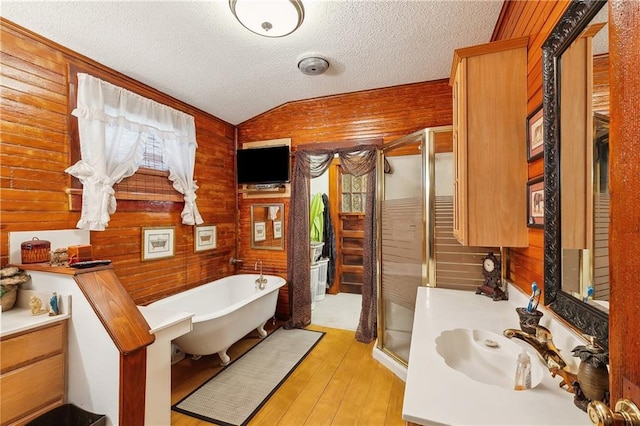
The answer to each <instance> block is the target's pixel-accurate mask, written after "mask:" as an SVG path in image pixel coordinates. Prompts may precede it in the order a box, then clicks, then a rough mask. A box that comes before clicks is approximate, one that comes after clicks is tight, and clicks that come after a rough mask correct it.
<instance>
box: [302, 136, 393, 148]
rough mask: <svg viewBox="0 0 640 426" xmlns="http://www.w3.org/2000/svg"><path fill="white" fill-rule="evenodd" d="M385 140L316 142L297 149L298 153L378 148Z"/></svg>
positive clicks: (366, 139) (365, 139)
mask: <svg viewBox="0 0 640 426" xmlns="http://www.w3.org/2000/svg"><path fill="white" fill-rule="evenodd" d="M382 144H383V139H382V138H363V139H348V140H344V141H338V142H316V143H308V144H303V145H298V146H297V147H296V151H311V150H317V149H340V148H350V147H354V146H359V145H375V146H377V147H382Z"/></svg>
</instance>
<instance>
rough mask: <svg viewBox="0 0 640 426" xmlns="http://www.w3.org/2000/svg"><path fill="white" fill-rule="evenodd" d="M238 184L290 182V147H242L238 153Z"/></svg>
mask: <svg viewBox="0 0 640 426" xmlns="http://www.w3.org/2000/svg"><path fill="white" fill-rule="evenodd" d="M236 161H237V163H236V165H237V170H238V184H240V185H242V184H247V185H274V184H283V183H286V182H289V173H290V172H289V169H290V165H291V161H290V157H289V147H288V146H286V145H284V146H268V147H261V148H251V149H241V150H238V152H237V154H236Z"/></svg>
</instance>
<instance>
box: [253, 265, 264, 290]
mask: <svg viewBox="0 0 640 426" xmlns="http://www.w3.org/2000/svg"><path fill="white" fill-rule="evenodd" d="M258 265H260V278H257V279H256V284H257V286H258V288H259V289H260V290H264V288H265V287H266V286H267V279H266V278H265V277H264V276H263V275H262V260H260V259H258V261H257V262H256V264H255V265H254V266H253V270H254V271H257V270H258Z"/></svg>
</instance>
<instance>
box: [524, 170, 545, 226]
mask: <svg viewBox="0 0 640 426" xmlns="http://www.w3.org/2000/svg"><path fill="white" fill-rule="evenodd" d="M527 226H528V227H529V228H544V179H543V178H542V177H539V178H534V179H531V180H530V181H529V182H527Z"/></svg>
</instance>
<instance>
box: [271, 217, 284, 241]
mask: <svg viewBox="0 0 640 426" xmlns="http://www.w3.org/2000/svg"><path fill="white" fill-rule="evenodd" d="M273 238H282V221H281V220H274V221H273Z"/></svg>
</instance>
